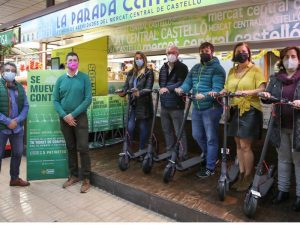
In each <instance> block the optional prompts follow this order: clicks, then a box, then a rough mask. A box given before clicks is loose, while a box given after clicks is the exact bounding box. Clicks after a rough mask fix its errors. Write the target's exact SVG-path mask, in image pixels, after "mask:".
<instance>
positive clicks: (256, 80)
mask: <svg viewBox="0 0 300 225" xmlns="http://www.w3.org/2000/svg"><path fill="white" fill-rule="evenodd" d="M199 53H200V59H201V61H200V63H198V64H196V65H195V66H193V67H192V69H191V70H190V71H189V72H188V69H187V66H186V65H184V64H183V63H182V62H180V61H179V60H178V56H179V50H178V48H177V47H176V46H169V47H168V48H167V50H166V55H167V59H168V62H166V63H164V65H163V66H162V68H161V69H160V74H159V87H160V94H161V125H162V129H163V132H164V137H165V143H166V150H169V149H170V148H171V147H172V146H173V145H174V144H175V140H174V136H175V135H177V134H178V130H179V127H180V124H181V122H182V119H183V114H184V102H183V100H182V98H181V97H180V94H182V93H183V92H184V93H188V92H190V91H192V93H193V94H194V95H195V99H194V100H193V110H192V136H193V138H194V139H195V141H196V142H197V143H198V145H199V146H200V148H201V150H202V152H203V153H204V157H205V161H206V170H204V171H203V170H201V171H199V172H198V173H197V176H198V177H201V178H203V177H209V176H211V175H213V174H214V173H215V166H216V161H217V158H218V149H219V148H218V146H219V142H218V130H219V121H220V118H221V115H222V107H221V105H220V104H219V103H218V102H217V101H216V99H215V98H214V95H215V93H221V94H222V93H225V92H235V93H236V94H239V95H242V96H243V97H234V98H233V99H232V101H231V110H230V111H231V113H230V114H231V119H230V123H229V129H228V135H229V136H232V137H234V140H235V144H236V149H237V158H238V162H239V170H240V173H239V178H238V180H237V182H236V183H234V185H233V186H232V188H234V189H236V190H237V191H246V190H247V189H248V187H249V185H250V184H251V182H252V180H253V172H254V171H253V168H254V153H253V150H252V144H253V142H254V141H255V140H257V139H260V138H261V135H262V124H263V114H262V106H261V103H260V99H259V98H258V96H257V94H258V93H261V92H262V93H263V94H264V95H265V97H266V99H267V98H268V97H269V96H270V95H273V94H274V95H275V96H276V97H282V98H288V99H289V100H290V101H292V102H293V104H294V107H296V108H297V107H300V100H299V99H300V96H299V91H298V89H297V87H298V79H299V78H298V73H300V66H299V65H300V54H299V53H300V52H299V48H297V47H288V48H285V49H283V50H282V51H281V53H280V63H279V65H278V66H279V72H278V73H276V74H274V75H272V76H270V78H271V79H270V82H269V84H268V86H267V89H266V85H267V81H266V79H265V77H264V75H263V73H262V70H261V69H260V68H259V67H258V66H257V65H255V64H254V63H253V61H252V58H251V50H250V48H249V46H248V44H247V43H238V44H237V45H236V46H235V47H234V49H233V58H232V61H233V62H234V66H233V67H232V68H231V69H230V71H229V73H228V76H227V79H226V73H225V70H224V69H223V67H222V66H221V65H220V62H219V60H218V58H217V57H214V46H213V45H212V44H211V43H209V42H205V43H203V44H201V45H200V47H199ZM141 61H142V62H141ZM146 71H147V73H146ZM129 74H130V76H127V79H126V82H125V90H128V89H131V88H136V87H137V88H138V89H139V90H141V89H143V88H152V85H153V79H154V78H153V73H152V72H151V71H149V70H148V69H147V58H146V56H145V55H144V54H143V53H142V52H137V53H136V54H135V56H134V67H133V70H132V71H130V72H129ZM299 85H300V83H299ZM176 92H177V94H176ZM139 95H140V94H139V91H136V92H134V95H133V98H135V99H136V100H133V99H132V101H130V102H131V103H134V104H135V105H134V107H133V109H134V110H133V111H136V112H141V110H140V108H144V109H145V110H146V111H147V112H146V111H145V110H144V111H143V112H144V114H141V115H138V113H136V114H135V115H136V116H135V115H134V114H133V116H132V115H131V116H130V119H131V121H133V120H134V121H138V120H141V121H142V123H141V124H142V125H140V130H139V131H140V132H139V133H140V146H139V147H140V149H142V148H144V147H145V144H146V143H145V142H146V140H147V139H146V137H147V135H148V130H149V129H145V128H146V127H149V125H145V124H149V121H150V119H151V118H152V113H151V112H152V107H151V105H152V98H151V94H149V93H148V94H146V95H145V96H148V97H147V98H145V96H144V97H140V98H139ZM141 99H143V101H142V100H141ZM264 102H265V103H268V101H267V100H265V101H264ZM142 105H143V106H142ZM281 107H282V109H281V111H280V112H281V113H279V114H277V123H276V124H275V127H276V129H274V132H273V135H272V138H271V141H273V142H274V144H275V147H276V148H277V152H278V170H279V173H278V194H277V195H276V196H275V198H274V200H273V202H274V203H280V202H282V201H284V200H286V199H287V198H288V192H289V189H290V184H291V174H292V173H291V171H292V166H293V164H294V167H295V174H296V196H297V197H296V200H295V203H294V205H293V207H294V210H296V211H299V210H300V161H299V157H300V153H299V149H298V148H299V147H298V148H297V145H300V140H298V137H297V135H296V134H297V132H300V127H298V126H300V123H298V122H297V121H298V112H297V111H296V110H294V109H292V108H291V107H289V106H278V108H281ZM133 117H134V119H133ZM129 123H130V122H129ZM298 124H299V125H298ZM131 125H132V124H130V126H129V127H128V128H129V133H130V134H131V135H130V136H131V137H133V131H134V126H131ZM181 142H182V148H183V152H184V156H185V158H186V157H187V142H186V133H185V132H184V135H183V137H182V139H181Z"/></svg>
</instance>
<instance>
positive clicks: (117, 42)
mask: <svg viewBox="0 0 300 225" xmlns="http://www.w3.org/2000/svg"><path fill="white" fill-rule="evenodd" d="M299 38H300V1H299V0H275V1H268V2H264V3H262V4H257V5H251V6H247V7H240V8H232V9H226V10H221V11H217V9H216V10H215V11H214V12H210V13H206V14H201V15H192V16H184V17H178V18H171V19H165V20H160V21H149V22H145V23H139V24H132V25H128V26H126V27H122V28H120V29H113V30H112V31H110V40H109V52H110V53H124V52H135V51H137V50H141V51H157V50H164V49H166V48H167V46H169V45H171V44H175V45H176V46H178V47H179V48H194V47H199V46H200V44H201V43H203V42H205V41H209V42H211V43H213V44H217V45H218V44H219V45H224V44H231V43H236V42H241V41H246V42H252V41H256V42H257V41H267V40H284V39H299Z"/></svg>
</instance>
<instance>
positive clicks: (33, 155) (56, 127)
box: [27, 70, 68, 180]
mask: <svg viewBox="0 0 300 225" xmlns="http://www.w3.org/2000/svg"><path fill="white" fill-rule="evenodd" d="M63 73H64V71H53V70H52V71H49V70H33V71H29V72H28V88H27V96H28V102H29V112H28V117H27V179H28V180H41V179H53V178H65V177H67V176H68V163H67V150H66V146H65V139H64V137H63V135H62V133H61V130H60V123H59V117H58V114H57V112H56V111H55V110H54V106H53V102H52V92H53V88H54V85H55V82H56V80H57V78H58V77H59V76H61V75H62V74H63Z"/></svg>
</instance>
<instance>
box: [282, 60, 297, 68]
mask: <svg viewBox="0 0 300 225" xmlns="http://www.w3.org/2000/svg"><path fill="white" fill-rule="evenodd" d="M283 66H284V68H285V69H286V70H289V71H296V70H297V68H298V66H299V61H298V60H297V59H292V58H289V59H285V60H283Z"/></svg>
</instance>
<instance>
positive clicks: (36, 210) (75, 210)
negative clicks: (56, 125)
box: [0, 158, 174, 222]
mask: <svg viewBox="0 0 300 225" xmlns="http://www.w3.org/2000/svg"><path fill="white" fill-rule="evenodd" d="M9 162H10V158H5V159H3V160H2V170H1V173H0V222H12V221H14V222H29V221H33V222H52V221H57V222H73V221H76V222H174V221H173V220H171V219H169V218H167V217H164V216H162V215H159V214H157V213H154V212H152V211H150V210H147V209H145V208H142V207H140V206H137V205H135V204H133V203H131V202H128V201H126V200H123V199H120V198H118V197H116V196H114V195H111V194H109V193H107V192H105V191H103V190H101V189H99V188H96V187H92V188H91V190H90V191H89V192H88V193H86V194H81V193H79V190H80V185H81V184H80V183H79V184H76V185H74V186H72V187H69V188H67V189H63V188H62V183H63V182H64V180H62V179H58V180H46V181H32V182H31V185H30V186H29V187H25V188H20V187H10V186H9V179H10V178H9ZM25 174H26V159H25V158H23V159H22V163H21V176H20V177H21V178H24V179H25V178H26V175H25Z"/></svg>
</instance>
